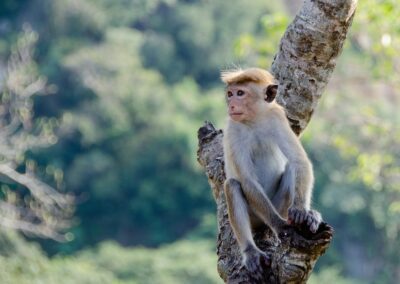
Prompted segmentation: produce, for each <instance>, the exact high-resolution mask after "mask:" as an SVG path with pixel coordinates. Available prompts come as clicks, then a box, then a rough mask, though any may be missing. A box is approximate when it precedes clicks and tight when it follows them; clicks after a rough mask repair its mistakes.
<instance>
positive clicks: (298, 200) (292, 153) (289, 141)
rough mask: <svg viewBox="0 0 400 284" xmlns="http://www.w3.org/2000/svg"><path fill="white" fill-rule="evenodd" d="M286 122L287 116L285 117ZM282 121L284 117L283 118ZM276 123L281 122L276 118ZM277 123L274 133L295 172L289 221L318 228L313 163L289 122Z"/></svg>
mask: <svg viewBox="0 0 400 284" xmlns="http://www.w3.org/2000/svg"><path fill="white" fill-rule="evenodd" d="M284 119H285V122H286V118H285V117H284ZM280 121H282V118H281V120H280ZM275 123H279V120H276V121H275ZM280 124H281V125H275V127H277V128H276V129H279V131H278V132H277V133H276V135H274V137H275V139H276V143H277V144H278V146H279V148H280V150H281V151H282V153H283V154H284V155H285V156H286V158H287V159H288V164H289V167H290V168H291V170H293V172H294V174H295V177H296V178H295V185H294V186H295V192H294V200H293V206H292V207H291V208H289V214H288V217H289V221H290V222H292V223H295V224H301V223H303V222H307V224H308V225H309V228H310V230H311V231H312V232H315V231H316V230H317V229H318V226H319V224H320V223H321V221H322V218H321V215H320V213H318V212H317V211H315V210H310V203H311V194H312V187H313V183H314V174H313V170H312V164H311V162H310V160H309V159H308V157H307V154H306V152H305V151H304V148H303V146H302V145H301V143H300V141H299V139H298V137H297V136H296V135H295V134H294V133H293V131H292V130H291V129H290V127H289V124H288V123H280Z"/></svg>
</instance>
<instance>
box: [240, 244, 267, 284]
mask: <svg viewBox="0 0 400 284" xmlns="http://www.w3.org/2000/svg"><path fill="white" fill-rule="evenodd" d="M243 255H244V259H243V263H244V266H245V267H246V269H247V270H248V271H249V272H250V274H251V276H252V277H253V278H254V279H255V280H262V279H263V271H264V270H265V268H266V267H269V266H271V258H270V257H269V256H268V255H267V254H266V253H265V252H263V251H261V250H259V249H258V248H256V247H253V246H249V247H248V248H247V249H246V250H245V251H244V252H243Z"/></svg>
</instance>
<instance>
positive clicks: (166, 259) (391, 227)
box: [0, 0, 400, 284]
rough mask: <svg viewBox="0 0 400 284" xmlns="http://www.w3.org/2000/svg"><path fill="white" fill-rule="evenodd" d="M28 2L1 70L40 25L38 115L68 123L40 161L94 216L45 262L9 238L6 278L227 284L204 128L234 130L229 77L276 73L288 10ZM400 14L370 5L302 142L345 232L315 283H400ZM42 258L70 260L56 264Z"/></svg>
mask: <svg viewBox="0 0 400 284" xmlns="http://www.w3.org/2000/svg"><path fill="white" fill-rule="evenodd" d="M26 2H27V1H23V0H20V1H17V0H14V1H11V0H8V1H3V2H2V3H1V4H0V15H5V16H6V17H3V18H2V19H1V20H0V35H1V37H0V63H4V62H5V61H6V58H7V55H8V53H9V50H10V47H11V46H12V44H13V42H15V41H16V39H17V37H18V34H19V31H20V30H21V26H22V25H26V24H27V23H29V25H31V26H32V28H33V29H34V30H35V31H37V33H38V34H39V40H38V46H37V50H38V52H37V54H36V59H37V63H38V66H39V68H40V72H41V73H42V74H44V75H45V76H46V77H47V78H48V82H49V83H50V84H51V86H52V89H53V91H54V92H55V93H54V94H53V95H51V96H43V97H37V98H36V99H35V101H34V108H35V113H36V117H37V118H38V119H39V118H51V119H53V121H54V124H55V125H57V126H58V128H57V132H58V133H57V134H58V143H57V144H56V145H54V146H52V147H50V148H46V149H37V150H35V151H32V152H29V153H27V155H26V157H25V158H26V159H34V160H36V161H37V164H38V171H39V172H38V174H40V175H42V177H43V179H44V180H46V181H48V182H49V183H55V181H54V176H57V185H58V187H61V189H62V190H66V191H70V192H73V193H74V194H76V196H77V197H78V200H79V203H78V206H77V212H76V224H75V226H74V227H72V228H71V232H72V233H73V235H74V237H75V238H74V240H73V241H71V242H68V243H62V244H59V243H54V242H52V241H46V240H36V241H38V242H39V243H40V244H41V246H42V248H41V249H40V248H38V247H37V246H36V245H33V244H31V243H26V242H25V241H24V240H22V239H21V238H20V237H19V236H16V235H12V236H11V237H10V236H9V235H3V234H1V235H0V262H1V267H2V269H1V270H0V278H1V279H2V280H3V279H6V280H4V281H5V282H4V283H32V282H33V281H36V282H33V283H45V284H46V283H55V282H57V283H218V282H219V280H218V276H217V274H216V271H215V270H216V257H215V253H214V252H213V244H214V238H215V235H216V232H215V231H216V224H215V216H214V211H215V205H214V201H213V200H212V194H211V191H210V189H209V187H208V184H207V181H206V178H205V177H204V174H203V173H202V171H201V170H200V169H199V167H198V165H197V163H196V155H195V153H196V148H197V141H196V131H197V128H198V127H199V126H200V125H201V124H202V122H203V121H204V120H205V119H207V120H211V121H214V122H216V123H217V125H218V126H219V127H222V125H223V120H222V119H223V117H224V114H225V110H224V101H223V96H222V95H221V93H222V88H221V86H220V85H217V82H218V77H219V74H218V72H219V70H220V69H225V68H229V67H232V66H234V64H243V65H258V66H261V67H265V68H269V66H270V64H271V62H272V60H273V55H274V54H275V52H276V50H277V49H278V44H279V39H280V37H281V36H282V34H283V32H284V30H285V28H286V26H287V25H288V23H289V22H290V17H289V16H288V14H287V13H286V12H285V10H284V9H283V7H282V4H280V3H278V2H277V3H274V4H272V3H270V4H268V5H266V4H265V3H264V2H265V1H258V0H257V1H251V2H250V3H246V4H245V5H244V4H243V3H244V2H243V1H237V0H235V1H233V2H232V1H231V2H226V1H225V2H224V1H222V0H217V1H206V0H190V1H189V0H152V1H145V0H115V1H107V0H85V1H76V0H66V1H64V0H53V1H51V0H34V1H29V4H26ZM395 2H396V1H394V0H382V1H378V0H365V1H361V2H360V3H359V8H358V11H357V14H356V17H355V18H354V25H353V27H352V29H351V32H350V34H349V37H348V40H347V42H346V45H345V50H344V52H343V54H342V55H341V56H340V58H339V60H338V66H337V68H336V72H335V75H334V77H333V78H332V81H331V83H330V85H329V87H328V89H327V91H326V94H324V96H323V98H322V100H321V102H320V105H319V106H318V108H317V111H316V114H315V115H314V118H313V120H312V121H311V123H310V125H309V126H308V128H307V130H306V131H305V133H304V135H303V137H302V139H303V143H304V144H305V147H306V150H307V152H308V153H309V155H310V157H311V159H312V160H313V164H314V170H315V175H316V185H315V194H314V201H313V202H314V206H315V207H316V208H317V209H318V210H320V211H321V212H322V214H323V216H324V218H325V219H326V220H327V221H328V222H329V223H330V224H332V225H333V226H334V228H335V230H336V235H335V238H334V241H333V243H332V246H331V248H330V249H329V250H328V251H327V253H326V255H325V256H323V257H322V258H321V259H320V260H319V262H318V264H317V268H316V273H315V274H314V275H313V276H312V278H311V279H310V283H333V282H335V283H357V281H359V282H360V283H396V279H398V277H400V276H399V271H400V263H399V262H400V260H399V259H400V254H399V250H398V247H400V237H399V232H400V218H399V217H400V180H399V177H400V147H399V145H400V128H399V126H398V125H400V114H399V112H398V110H397V109H398V107H397V106H398V105H399V103H400V96H399V91H400V81H399V80H398V78H399V64H400V63H399V57H398V56H399V54H398V46H400V43H399V40H400V30H399V27H400V23H399V19H400V15H399V11H400V10H399V9H396V3H395ZM54 119H56V120H54ZM182 239H184V240H182ZM106 240H107V241H106ZM110 240H113V241H116V242H118V243H119V244H122V245H130V246H134V245H135V246H139V245H142V246H150V247H156V248H129V249H128V248H123V247H121V246H120V245H117V244H116V243H115V242H113V241H110ZM166 243H170V244H166ZM42 249H44V250H45V251H46V252H47V253H49V254H50V255H54V254H58V255H57V256H54V257H52V258H48V257H47V256H46V255H45V253H44V252H43V251H42ZM72 253H73V254H72ZM65 254H71V255H69V256H63V255H65ZM192 259H193V261H188V260H192ZM7 281H8V282H7ZM60 281H65V282H60ZM2 283H3V282H2Z"/></svg>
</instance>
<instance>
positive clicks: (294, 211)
mask: <svg viewBox="0 0 400 284" xmlns="http://www.w3.org/2000/svg"><path fill="white" fill-rule="evenodd" d="M288 221H289V224H294V225H302V224H304V223H305V224H307V226H308V228H309V230H310V231H311V232H312V233H315V232H316V231H317V230H318V227H319V225H320V224H321V221H322V217H321V214H320V213H319V212H318V211H315V210H304V209H300V208H295V207H292V208H289V213H288Z"/></svg>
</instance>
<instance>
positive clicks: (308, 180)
mask: <svg viewBox="0 0 400 284" xmlns="http://www.w3.org/2000/svg"><path fill="white" fill-rule="evenodd" d="M221 79H222V81H223V82H224V83H225V84H226V102H227V105H228V113H229V118H228V122H227V126H226V129H225V133H224V142H223V145H224V155H225V173H226V182H225V185H224V191H225V195H226V200H227V205H228V214H229V220H230V223H231V226H232V229H233V231H234V233H235V236H236V239H237V241H238V244H239V246H240V249H241V251H242V256H243V263H244V265H245V266H246V268H247V269H248V270H249V271H251V272H253V273H254V275H255V276H258V277H261V271H262V268H261V265H269V264H270V259H269V257H268V256H267V255H266V254H265V253H264V252H263V251H261V250H260V249H259V248H258V247H257V246H256V244H255V242H254V239H253V236H252V230H253V229H254V228H256V227H258V226H260V225H267V226H268V227H269V228H270V229H271V230H272V232H273V233H274V235H275V236H276V237H277V238H278V233H279V231H280V230H281V229H282V228H283V227H284V226H287V224H288V223H289V224H303V223H306V224H307V225H308V227H309V229H310V231H311V232H314V233H315V232H316V231H317V229H318V226H319V224H320V222H321V215H320V214H319V213H318V212H317V211H314V210H310V201H311V191H312V187H313V182H314V176H313V171H312V165H311V162H310V161H309V159H308V157H307V154H306V152H305V151H304V149H303V147H302V145H301V143H300V141H299V139H298V137H297V136H296V135H295V134H294V133H293V131H292V130H291V128H290V125H289V122H288V120H287V118H286V115H285V112H284V110H283V108H282V107H281V106H280V105H278V104H277V103H276V102H275V100H274V99H275V96H276V94H277V89H278V86H277V85H276V84H275V80H274V77H273V76H272V75H271V74H270V73H269V72H267V71H265V70H262V69H259V68H250V69H245V70H235V71H225V72H222V73H221ZM286 218H288V220H286Z"/></svg>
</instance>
